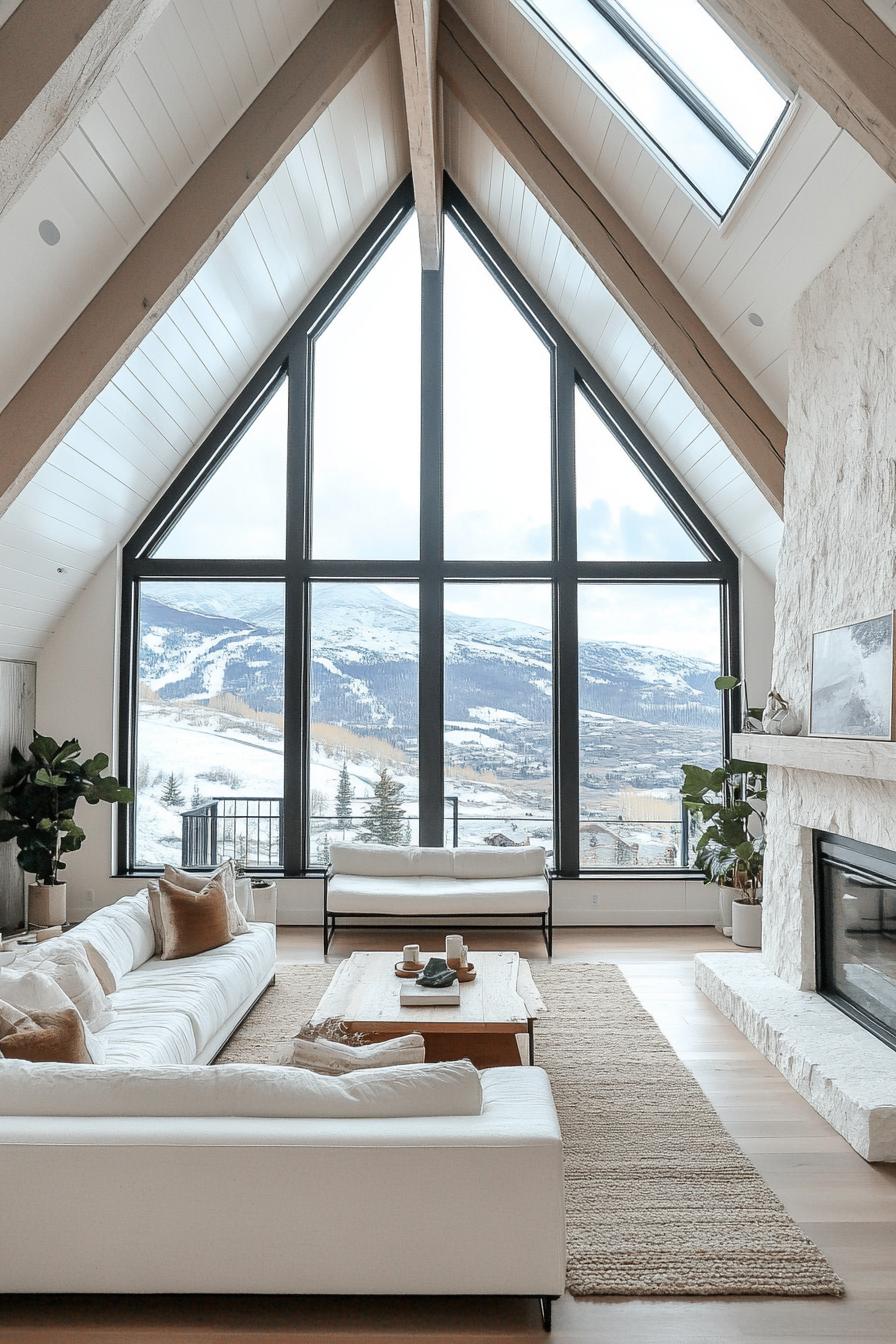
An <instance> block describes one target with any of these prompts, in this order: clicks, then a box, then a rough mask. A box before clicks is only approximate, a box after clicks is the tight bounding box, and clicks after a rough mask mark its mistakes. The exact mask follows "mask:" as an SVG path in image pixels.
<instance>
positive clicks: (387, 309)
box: [120, 183, 737, 875]
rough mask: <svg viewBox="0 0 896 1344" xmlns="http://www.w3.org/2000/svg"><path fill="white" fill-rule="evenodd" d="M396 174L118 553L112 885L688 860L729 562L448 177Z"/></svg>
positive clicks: (730, 645)
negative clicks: (511, 858)
mask: <svg viewBox="0 0 896 1344" xmlns="http://www.w3.org/2000/svg"><path fill="white" fill-rule="evenodd" d="M445 200H446V221H445V254H444V263H443V266H442V269H441V271H438V272H433V271H427V272H423V271H422V270H421V267H420V260H419V253H418V248H417V236H416V230H415V228H414V227H413V223H414V220H413V209H412V202H411V198H410V189H409V185H405V186H404V187H403V188H402V189H401V190H400V191H399V193H398V194H397V195H396V196H395V197H394V198H393V200H392V201H391V202H390V203H389V205H388V206H387V207H386V208H385V209H384V211H383V212H382V214H381V215H380V216H379V217H378V219H377V220H375V221H374V223H373V224H372V225H371V227H370V229H369V230H368V232H367V233H366V234H365V235H364V237H363V238H362V239H361V241H360V242H359V243H358V244H357V246H356V248H355V249H354V250H353V251H352V252H351V253H350V254H349V256H348V257H347V258H346V260H345V262H344V263H343V264H342V265H341V266H340V267H339V268H338V269H337V271H336V273H335V275H334V276H333V277H332V278H331V279H330V281H328V282H327V284H326V285H324V286H323V288H322V289H321V291H320V293H319V294H318V295H317V297H316V298H315V299H314V300H313V302H312V303H311V304H310V305H309V307H308V308H307V309H306V311H305V312H304V313H303V314H302V315H301V317H300V318H299V320H298V321H297V323H296V324H295V325H294V327H293V328H292V330H291V331H290V332H288V333H287V335H286V336H285V337H284V339H283V342H282V344H281V345H280V346H279V347H278V348H277V349H276V350H275V351H274V352H273V353H272V354H271V355H270V356H269V357H268V359H267V360H266V361H265V363H264V365H263V366H262V367H261V368H260V370H259V373H258V375H257V377H256V379H255V380H254V381H253V382H252V383H251V384H250V385H249V387H248V388H247V389H246V391H245V394H244V395H243V396H242V397H240V398H238V399H237V401H236V403H235V404H234V406H233V407H232V408H231V410H230V411H228V413H227V415H226V416H225V417H224V419H223V420H222V422H221V425H220V426H219V428H218V429H216V430H215V431H214V433H213V434H212V435H211V436H210V438H209V439H208V440H207V441H206V443H205V444H203V445H201V446H200V447H199V448H198V450H197V452H196V454H195V456H194V458H193V460H192V461H191V462H190V463H189V464H188V465H187V466H186V467H185V468H184V470H183V471H182V473H181V474H180V476H179V477H178V478H177V479H176V480H175V481H174V482H173V484H172V485H171V486H170V488H169V489H168V491H167V492H166V493H165V495H164V496H163V498H162V499H161V501H160V502H159V504H158V505H157V506H156V507H155V508H154V509H153V510H152V512H151V513H150V516H149V517H148V518H147V519H146V521H145V522H144V523H143V524H142V526H141V528H140V529H139V530H138V532H137V534H136V535H135V536H134V538H133V539H132V541H131V542H130V543H129V544H128V546H127V547H126V548H125V553H124V583H123V594H124V596H123V657H122V667H123V669H124V676H123V681H122V706H123V716H124V717H123V724H122V744H123V746H122V761H121V766H120V769H121V773H122V775H123V776H124V777H125V778H127V779H128V781H129V782H130V783H132V785H133V787H134V788H135V791H136V795H137V797H136V805H135V807H134V808H133V809H129V810H128V811H127V812H125V813H124V814H123V824H122V845H121V867H122V870H127V871H135V870H142V869H151V868H156V867H158V866H160V865H161V864H163V863H165V862H171V863H177V864H180V863H183V864H186V865H187V866H194V867H197V868H198V867H209V866H211V865H213V864H216V863H219V862H220V861H221V860H222V859H224V858H227V857H233V858H234V859H236V860H238V861H239V862H241V863H243V864H244V865H246V866H247V867H249V868H251V869H257V870H270V871H273V872H284V873H287V874H291V875H299V874H302V873H306V872H318V873H319V872H320V871H321V870H322V868H323V867H325V865H326V863H327V859H328V856H329V852H330V846H331V845H332V844H333V843H334V842H335V841H342V840H345V841H352V842H356V843H361V844H368V843H377V844H391V845H404V844H416V843H421V844H424V845H442V844H449V845H451V844H453V845H458V844H476V845H486V846H495V847H507V846H518V845H522V844H527V843H529V844H538V845H543V846H544V848H545V850H546V851H547V854H548V856H549V861H550V863H551V865H552V866H553V867H555V868H556V869H558V870H559V871H561V872H563V873H566V874H572V873H575V872H578V871H580V870H582V871H591V870H594V869H609V868H622V869H631V868H639V869H646V868H652V869H657V868H686V867H687V865H688V861H689V854H688V838H689V837H688V834H687V828H686V826H685V825H684V822H683V816H682V812H681V807H680V799H679V797H678V785H677V779H678V775H679V774H680V766H681V762H682V761H683V760H684V759H685V758H687V759H689V760H696V761H701V762H704V763H706V764H712V763H713V762H714V761H717V760H718V759H719V757H720V753H721V750H722V741H723V738H722V730H723V717H722V705H721V700H720V696H719V693H718V692H717V691H716V690H715V687H714V680H715V678H716V677H717V676H718V673H719V671H720V670H723V671H729V670H734V671H736V668H737V659H736V644H735V642H734V638H733V632H734V630H736V620H735V619H734V617H735V616H736V609H735V602H736V596H735V595H736V580H737V563H736V559H735V557H734V556H733V555H732V553H731V551H730V549H729V548H728V546H727V545H726V543H725V541H724V540H723V538H722V537H721V536H720V535H719V534H718V532H716V531H715V529H714V528H713V527H712V526H711V524H710V523H709V522H708V520H707V519H706V518H705V517H704V516H703V515H702V513H701V512H700V510H699V508H698V507H697V506H696V505H695V503H694V501H693V500H691V499H690V498H689V497H688V496H687V494H686V493H685V491H684V490H683V488H682V486H681V484H680V483H679V482H678V481H677V479H676V478H675V477H674V475H673V474H672V472H671V471H670V470H669V468H668V467H667V466H666V464H665V463H664V462H663V461H662V460H661V458H660V457H659V455H658V454H657V452H656V451H655V449H654V448H653V447H652V446H651V444H650V442H649V441H648V439H647V438H646V436H645V435H644V434H643V433H642V431H641V430H640V429H639V428H638V427H637V425H636V424H635V423H634V421H633V420H632V419H631V418H630V417H629V416H628V415H627V413H626V411H625V409H624V408H623V407H622V406H621V405H620V404H619V403H618V402H617V401H616V400H615V398H614V397H613V395H612V393H611V392H610V391H609V390H608V389H607V388H606V386H605V385H604V384H603V383H602V381H601V379H600V378H599V376H598V374H597V373H596V371H595V370H594V369H593V368H592V367H591V366H590V364H589V363H588V361H587V360H586V359H585V358H584V356H583V355H582V354H581V352H580V351H578V350H577V349H576V347H575V346H574V345H573V343H572V342H571V340H570V338H569V336H568V335H567V334H566V333H565V332H564V331H563V330H562V329H561V328H560V327H559V325H558V323H557V322H556V320H555V319H554V318H553V316H552V315H551V313H550V312H549V311H548V310H547V309H546V308H545V306H544V305H543V304H542V303H541V301H540V299H539V298H538V296H537V295H536V294H535V293H534V291H533V290H532V289H531V288H530V287H529V286H528V284H527V283H526V280H525V279H524V277H523V276H522V275H521V274H520V273H519V272H518V271H517V270H516V269H515V268H514V266H513V263H512V262H511V261H510V259H509V258H508V257H507V256H506V255H505V254H504V253H503V252H502V251H501V249H500V248H499V247H498V245H497V243H495V241H494V239H493V238H491V236H490V235H489V234H488V232H487V231H486V230H485V227H484V226H483V225H482V223H481V221H479V220H478V219H477V218H476V216H475V215H474V213H473V212H472V211H471V209H470V208H469V206H468V205H467V204H466V202H464V201H463V199H462V198H461V197H460V195H459V193H458V192H457V191H456V189H454V188H453V186H452V185H451V184H450V183H447V184H446V193H445Z"/></svg>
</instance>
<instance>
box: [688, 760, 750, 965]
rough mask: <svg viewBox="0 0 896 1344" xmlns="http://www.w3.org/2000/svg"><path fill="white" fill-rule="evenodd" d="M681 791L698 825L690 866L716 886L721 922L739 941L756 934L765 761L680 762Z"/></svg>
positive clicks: (746, 943) (746, 941) (743, 943)
mask: <svg viewBox="0 0 896 1344" xmlns="http://www.w3.org/2000/svg"><path fill="white" fill-rule="evenodd" d="M682 774H683V780H682V784H681V796H682V798H683V799H684V805H685V807H686V808H687V810H688V813H689V814H690V816H692V817H693V818H694V819H695V821H696V822H697V823H698V824H699V826H700V834H699V836H698V838H697V842H696V844H695V845H694V851H693V854H694V858H693V861H694V866H695V867H696V868H698V869H699V870H700V872H701V873H702V874H703V878H704V881H705V882H716V883H717V884H718V887H719V906H720V911H721V919H722V928H723V930H725V931H727V930H728V929H729V928H730V930H731V937H732V940H733V941H734V942H735V943H737V944H738V945H739V946H741V947H759V945H760V943H761V936H762V905H761V901H762V868H763V862H764V859H765V802H766V796H767V795H766V777H767V774H768V770H767V767H766V766H764V765H759V764H756V763H754V762H752V761H737V760H728V761H725V763H724V764H723V765H720V766H718V767H717V768H716V769H715V770H707V769H706V768H705V767H704V766H701V765H684V766H682Z"/></svg>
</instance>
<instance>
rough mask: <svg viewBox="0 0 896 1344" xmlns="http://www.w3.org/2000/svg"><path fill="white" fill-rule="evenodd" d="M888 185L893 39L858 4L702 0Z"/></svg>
mask: <svg viewBox="0 0 896 1344" xmlns="http://www.w3.org/2000/svg"><path fill="white" fill-rule="evenodd" d="M710 7H711V8H714V9H715V10H716V11H717V13H718V14H719V15H720V16H721V17H722V18H723V19H725V20H726V21H729V22H730V23H731V25H732V28H733V29H735V30H737V32H738V33H739V34H740V35H741V36H742V37H743V38H744V39H746V41H747V43H748V45H750V46H753V47H755V48H756V49H757V50H758V52H759V53H760V54H762V55H765V56H766V57H768V58H770V59H771V60H772V62H773V63H774V64H775V65H776V66H778V67H779V68H780V69H781V70H783V71H784V73H785V74H786V75H787V77H788V78H789V79H790V80H791V81H792V82H793V83H794V85H796V86H797V87H799V88H803V89H805V90H806V92H807V93H808V94H809V96H810V97H811V98H813V99H814V100H815V102H816V103H818V105H819V106H820V107H823V108H824V110H825V112H827V114H828V116H829V117H830V118H831V119H832V121H834V122H836V124H837V125H838V126H840V127H841V128H842V129H843V130H844V131H847V132H848V134H849V135H851V136H852V137H853V139H854V140H856V141H857V142H858V143H859V144H860V145H861V146H862V148H863V149H865V150H866V151H867V152H868V153H869V154H870V155H871V157H872V158H873V159H874V160H875V162H877V163H878V164H880V166H881V168H883V170H884V172H886V173H888V174H889V176H890V177H891V178H893V179H894V180H896V33H894V32H893V31H892V29H891V28H888V27H887V25H886V24H885V23H884V22H883V20H882V19H880V18H879V17H878V16H877V15H876V14H875V13H874V11H873V10H872V9H871V8H870V6H869V5H867V4H866V3H865V0H710Z"/></svg>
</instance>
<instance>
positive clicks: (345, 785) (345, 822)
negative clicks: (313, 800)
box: [336, 761, 352, 835]
mask: <svg viewBox="0 0 896 1344" xmlns="http://www.w3.org/2000/svg"><path fill="white" fill-rule="evenodd" d="M336 824H337V826H339V827H341V829H342V833H343V835H344V834H345V831H346V828H347V827H349V826H351V824H352V781H351V780H350V779H349V774H348V766H347V765H346V763H345V761H343V762H342V769H341V770H340V772H339V784H338V787H337V789H336Z"/></svg>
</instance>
